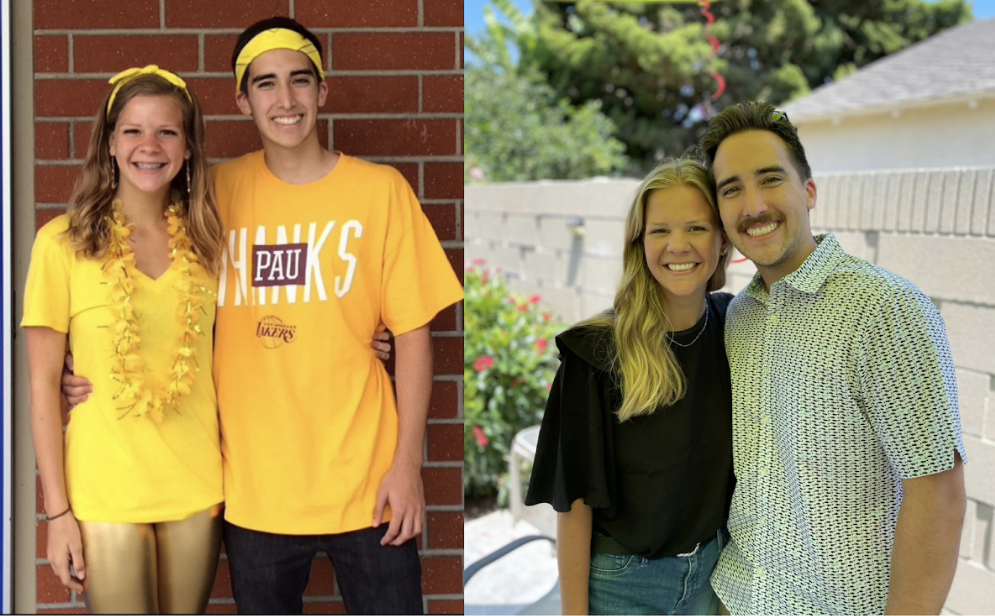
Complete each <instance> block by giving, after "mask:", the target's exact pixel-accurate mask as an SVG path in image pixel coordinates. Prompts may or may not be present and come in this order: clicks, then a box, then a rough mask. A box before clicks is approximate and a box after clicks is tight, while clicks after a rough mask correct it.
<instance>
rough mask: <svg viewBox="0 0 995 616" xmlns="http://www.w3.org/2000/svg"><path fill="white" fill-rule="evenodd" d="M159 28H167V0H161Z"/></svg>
mask: <svg viewBox="0 0 995 616" xmlns="http://www.w3.org/2000/svg"><path fill="white" fill-rule="evenodd" d="M159 29H160V30H165V29H166V0H159Z"/></svg>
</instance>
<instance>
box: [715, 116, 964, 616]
mask: <svg viewBox="0 0 995 616" xmlns="http://www.w3.org/2000/svg"><path fill="white" fill-rule="evenodd" d="M700 149H701V153H702V155H703V157H704V159H705V160H706V161H707V164H708V166H709V168H710V169H711V171H712V173H713V174H714V178H715V183H716V192H717V202H718V205H719V211H720V214H721V217H722V223H723V226H724V227H725V229H726V232H727V234H728V236H729V239H730V241H731V242H732V244H733V245H734V246H735V247H736V248H737V249H738V250H739V251H740V252H741V253H742V254H743V255H745V256H746V257H748V258H749V259H750V260H752V261H753V262H754V264H755V265H756V266H757V275H756V276H755V277H754V279H753V281H752V282H751V283H750V284H749V285H748V286H747V287H746V288H745V289H743V290H742V291H741V292H740V293H739V295H738V296H737V297H736V298H735V299H734V300H733V302H732V304H730V306H729V312H728V316H727V321H726V332H725V337H726V350H727V354H728V357H729V363H730V368H731V374H732V387H733V450H734V464H735V472H736V477H737V485H736V491H735V494H734V496H733V500H732V505H731V509H730V513H729V531H730V533H731V535H732V540H731V542H730V544H729V545H728V546H727V547H726V549H725V551H724V552H723V554H722V556H721V558H720V560H719V563H718V565H717V566H716V569H715V572H714V574H713V575H712V584H713V586H714V587H715V591H716V593H717V594H718V595H719V597H720V598H721V599H722V601H723V602H724V603H725V605H726V606H728V608H729V610H730V611H731V612H732V613H734V614H741V613H742V614H762V613H847V614H859V613H882V612H883V613H891V614H912V613H932V614H938V613H939V612H940V609H941V608H942V607H943V603H944V601H945V600H946V596H947V593H948V592H949V590H950V585H951V583H952V581H953V576H954V572H955V570H956V566H957V552H958V545H959V542H960V536H961V526H962V524H963V520H964V512H965V508H966V498H965V493H964V475H963V462H964V461H966V459H967V458H966V455H965V453H964V446H963V443H962V439H961V428H960V418H959V415H958V411H957V386H956V378H955V374H954V365H953V361H952V359H951V357H950V348H949V344H948V342H947V337H946V332H945V329H944V325H943V320H942V318H941V317H940V314H939V312H938V311H937V310H936V308H935V306H934V305H933V304H932V302H931V301H930V299H929V298H928V297H927V296H926V295H925V294H923V293H922V292H921V291H920V290H919V289H918V288H916V287H915V286H914V285H913V284H912V283H910V282H909V281H907V280H905V279H903V278H901V277H899V276H897V275H895V274H892V273H890V272H887V271H885V270H883V269H881V268H880V267H878V266H876V265H874V264H871V263H868V262H866V261H864V260H862V259H858V258H856V257H853V256H851V255H848V254H846V253H845V252H844V251H843V250H842V249H841V248H840V246H839V243H838V242H837V241H836V239H835V238H834V237H833V235H832V234H826V235H822V236H818V237H813V236H812V232H811V228H810V223H809V216H808V211H809V210H811V209H812V208H814V207H815V205H816V195H817V190H816V185H815V181H814V180H813V179H812V174H811V170H810V168H809V165H808V162H807V161H806V159H805V151H804V149H803V148H802V145H801V142H800V141H799V140H798V135H797V131H796V129H795V127H794V126H792V125H791V123H790V122H789V121H788V118H787V115H786V114H785V113H783V112H781V111H777V110H776V109H775V108H774V107H773V106H772V105H769V104H765V103H755V102H754V103H744V104H740V105H736V106H734V107H731V108H729V109H726V110H724V111H723V112H722V113H720V114H718V115H717V116H715V117H714V118H712V120H711V121H710V122H709V125H708V130H707V132H706V133H705V135H704V137H703V138H702V142H701V144H700Z"/></svg>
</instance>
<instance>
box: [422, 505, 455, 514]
mask: <svg viewBox="0 0 995 616" xmlns="http://www.w3.org/2000/svg"><path fill="white" fill-rule="evenodd" d="M463 510H464V507H463V505H425V511H436V512H439V513H452V512H454V511H458V512H460V513H463Z"/></svg>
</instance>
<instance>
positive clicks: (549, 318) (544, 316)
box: [542, 312, 553, 323]
mask: <svg viewBox="0 0 995 616" xmlns="http://www.w3.org/2000/svg"><path fill="white" fill-rule="evenodd" d="M542 320H543V321H545V322H547V323H549V322H550V321H552V320H553V315H551V314H549V313H548V312H544V313H542Z"/></svg>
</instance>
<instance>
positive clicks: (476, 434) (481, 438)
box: [473, 426, 491, 447]
mask: <svg viewBox="0 0 995 616" xmlns="http://www.w3.org/2000/svg"><path fill="white" fill-rule="evenodd" d="M473 438H475V439H477V444H478V445H480V446H481V447H487V444H488V443H490V442H491V441H490V439H488V438H487V435H486V434H484V430H483V428H481V427H480V426H475V427H474V428H473Z"/></svg>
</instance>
